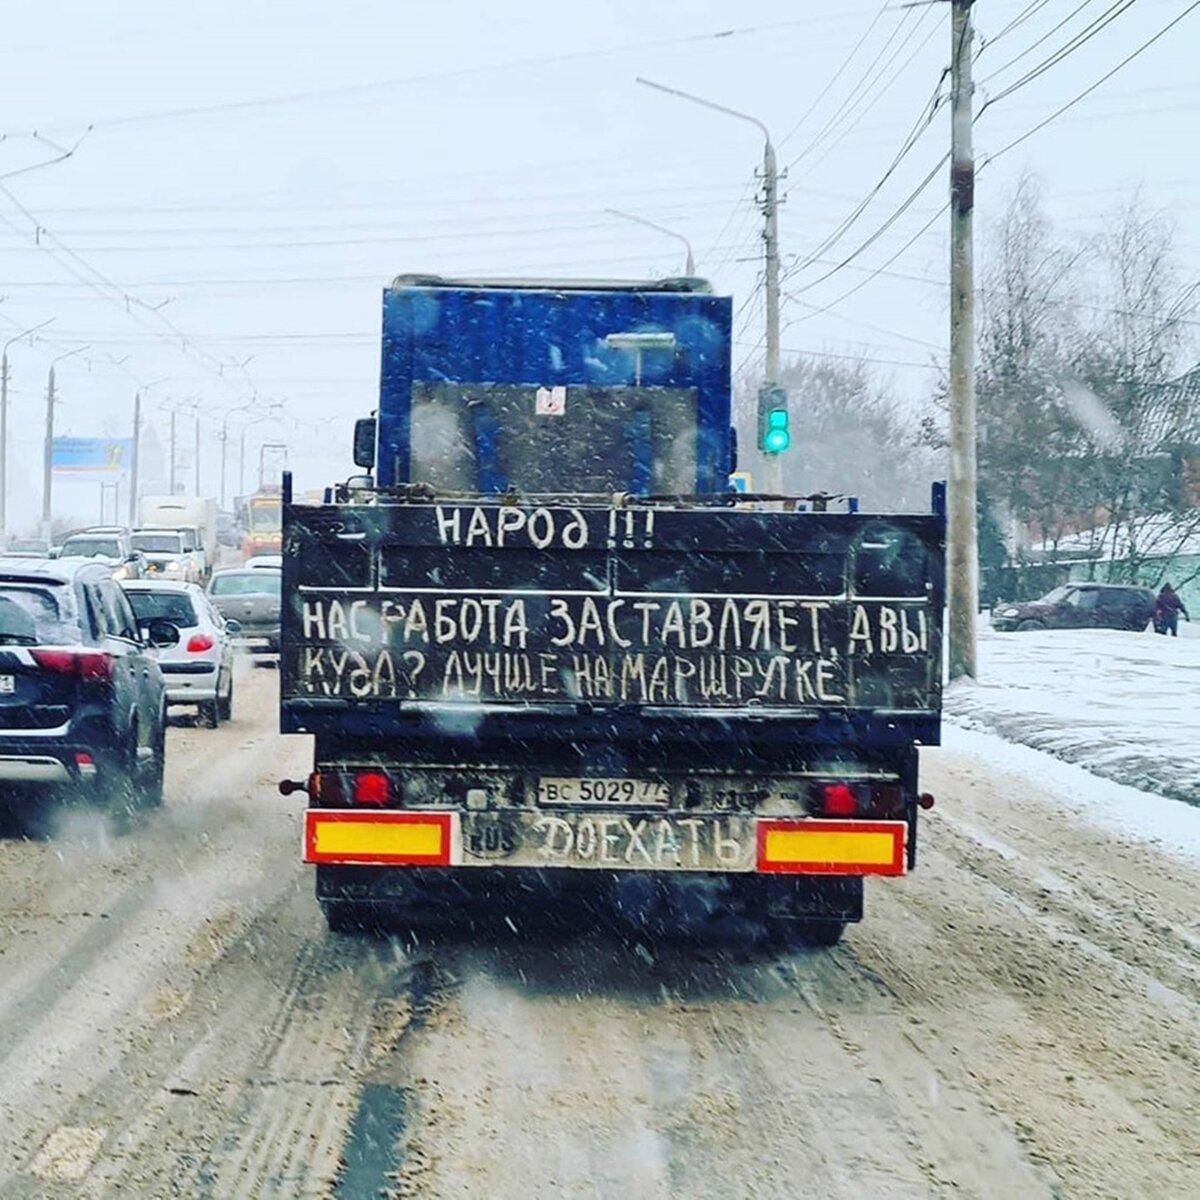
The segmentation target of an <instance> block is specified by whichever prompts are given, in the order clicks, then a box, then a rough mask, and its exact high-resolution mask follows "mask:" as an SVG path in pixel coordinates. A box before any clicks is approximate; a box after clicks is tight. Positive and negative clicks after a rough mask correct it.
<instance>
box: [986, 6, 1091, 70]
mask: <svg viewBox="0 0 1200 1200" xmlns="http://www.w3.org/2000/svg"><path fill="white" fill-rule="evenodd" d="M1091 3H1093V0H1083V3H1082V4H1079V5H1077V6H1076V7H1075V8H1073V9H1071V11H1070V12H1069V13H1067V15H1066V16H1065V17H1063V19H1062V20H1061V21H1059V22H1058V23H1057V24H1056V25H1051V26H1050V28H1049V29H1047V30H1046V32H1045V33H1043V34H1042V36H1041V37H1040V38H1038V39H1037V41H1034V42H1030V44H1029V45H1028V46H1026V47H1025V49H1024V50H1022V51H1020V53H1018V54H1014V55H1013V57H1012V58H1010V59H1009V60H1008V62H1006V63H1005V64H1004V65H1003V66H1001V67H997V68H996V69H995V70H994V71H993V72H992V73H991V74H990V75H985V76H984V77H983V78H982V79H981V80H980V81H979V86H980V87H983V86H984V84H988V83H991V81H992V80H993V79H995V78H996V77H997V76H998V75H1003V74H1004V72H1005V71H1007V70H1008V68H1009V67H1011V66H1013V65H1014V64H1016V63H1019V62H1020V61H1021V59H1023V58H1024V57H1025V56H1026V55H1027V54H1032V53H1033V52H1034V51H1035V50H1036V49H1037V48H1038V47H1039V46H1040V45H1041V44H1042V43H1043V42H1044V41H1046V40H1048V39H1049V38H1052V37H1053V36H1054V35H1055V34H1056V33H1057V32H1058V31H1059V30H1060V29H1061V28H1062V27H1063V26H1064V25H1069V24H1070V23H1071V22H1072V21H1073V20H1074V19H1075V18H1076V17H1077V16H1078V15H1079V14H1080V13H1081V12H1083V10H1084V9H1085V8H1087V6H1088V5H1089V4H1091ZM999 38H1000V34H997V35H996V37H994V38H992V39H991V41H989V42H987V43H985V44H986V45H988V46H991V45H994V44H995V43H996V42H997V41H998V40H999Z"/></svg>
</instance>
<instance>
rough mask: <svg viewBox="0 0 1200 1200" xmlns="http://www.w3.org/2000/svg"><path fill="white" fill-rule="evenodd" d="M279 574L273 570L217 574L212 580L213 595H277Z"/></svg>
mask: <svg viewBox="0 0 1200 1200" xmlns="http://www.w3.org/2000/svg"><path fill="white" fill-rule="evenodd" d="M279 580H280V576H279V574H278V573H277V572H275V571H269V570H257V571H242V572H239V573H238V574H236V575H218V576H216V577H215V578H214V579H213V581H212V594H213V595H214V596H278V595H279Z"/></svg>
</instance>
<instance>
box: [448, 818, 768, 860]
mask: <svg viewBox="0 0 1200 1200" xmlns="http://www.w3.org/2000/svg"><path fill="white" fill-rule="evenodd" d="M460 822H461V836H462V843H461V845H462V859H461V863H462V865H463V866H465V867H469V866H481V867H482V866H509V867H568V868H576V869H579V868H584V869H587V868H592V869H599V870H610V871H753V870H754V867H755V857H756V837H755V828H756V823H755V821H754V820H753V818H749V817H741V816H728V817H691V816H686V815H683V814H678V815H677V814H675V813H671V814H670V815H667V814H661V813H651V814H648V815H646V814H638V813H636V812H629V813H623V812H579V811H571V810H566V811H562V812H557V813H551V812H541V813H536V812H528V811H523V812H513V813H463V814H462V815H461V817H460Z"/></svg>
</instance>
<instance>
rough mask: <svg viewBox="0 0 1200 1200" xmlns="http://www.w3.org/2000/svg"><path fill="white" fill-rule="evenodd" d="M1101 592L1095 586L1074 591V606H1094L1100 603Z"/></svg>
mask: <svg viewBox="0 0 1200 1200" xmlns="http://www.w3.org/2000/svg"><path fill="white" fill-rule="evenodd" d="M1100 596H1101V593H1100V592H1099V591H1097V590H1096V589H1095V588H1086V589H1084V590H1082V591H1078V592H1076V593H1075V600H1074V604H1075V607H1076V608H1095V607H1096V606H1097V605H1098V604H1099V603H1100Z"/></svg>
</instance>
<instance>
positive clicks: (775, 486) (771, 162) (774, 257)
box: [637, 75, 783, 493]
mask: <svg viewBox="0 0 1200 1200" xmlns="http://www.w3.org/2000/svg"><path fill="white" fill-rule="evenodd" d="M637 82H638V83H640V84H643V85H644V86H645V87H649V88H654V89H655V90H656V91H659V92H666V93H667V95H668V96H677V97H678V98H679V99H681V100H690V101H691V102H692V103H693V104H699V105H700V106H701V107H703V108H711V109H712V110H713V111H714V112H719V113H724V114H725V115H726V116H727V117H735V118H737V120H739V121H746V122H748V123H749V124H751V125H753V126H754V127H755V128H756V129H758V131H759V132H760V133H761V134H762V135H763V194H762V209H763V255H764V262H763V268H764V269H763V283H764V288H765V291H766V310H767V312H766V317H767V330H766V347H767V356H766V363H765V368H764V369H765V375H766V378H765V379H764V381H763V383H764V390H766V389H772V388H777V387H778V386H779V372H780V363H779V170H778V167H777V165H776V161H775V147H774V145H773V144H772V143H771V131H770V130H769V129H768V128H767V127H766V125H765V124H764V123H763V122H762V121H760V120H759V119H758V118H757V117H752V116H751V115H750V114H749V113H744V112H739V111H738V110H737V109H736V108H729V107H727V106H726V105H724V104H717V103H715V102H714V101H712V100H705V99H704V97H703V96H696V95H693V94H692V93H691V92H685V91H682V90H681V89H680V88H673V87H667V85H666V84H663V83H655V82H654V80H653V79H645V78H643V77H642V76H640V75H639V76H638V77H637ZM782 457H783V456H782V455H779V454H768V455H766V459H765V463H764V468H763V476H764V478H763V487H762V490H763V491H764V492H774V493H779V492H782V491H783V462H782V461H781V460H782Z"/></svg>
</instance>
